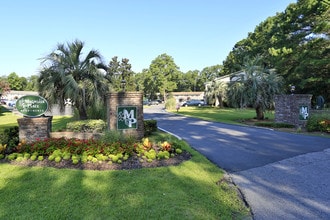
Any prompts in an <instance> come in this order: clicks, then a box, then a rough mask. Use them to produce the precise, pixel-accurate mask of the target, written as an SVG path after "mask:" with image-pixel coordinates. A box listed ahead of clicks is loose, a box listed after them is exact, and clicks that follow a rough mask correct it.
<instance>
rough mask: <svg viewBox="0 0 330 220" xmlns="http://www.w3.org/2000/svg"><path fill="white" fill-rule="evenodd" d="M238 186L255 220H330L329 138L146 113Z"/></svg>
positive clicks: (153, 111) (149, 110) (156, 111)
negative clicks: (185, 142) (224, 171)
mask: <svg viewBox="0 0 330 220" xmlns="http://www.w3.org/2000/svg"><path fill="white" fill-rule="evenodd" d="M144 117H145V119H156V120H157V122H158V126H159V127H160V128H161V129H164V130H167V131H169V132H171V133H173V134H175V135H178V136H180V137H181V138H183V139H184V140H186V141H187V142H188V143H189V144H190V145H191V146H192V147H193V148H194V149H196V150H197V151H199V152H200V153H202V154H203V155H205V156H206V157H207V158H208V159H209V160H210V161H212V162H213V163H215V164H217V165H218V166H219V167H221V168H223V169H224V170H226V171H227V172H229V174H230V175H231V177H232V179H233V180H234V182H235V184H237V185H238V186H239V188H240V189H241V191H242V192H243V194H244V196H245V197H246V200H247V202H248V203H249V205H250V206H251V209H252V212H253V214H254V218H255V219H330V208H329V207H330V187H329V184H330V152H329V150H327V149H328V148H330V138H322V137H315V136H306V135H301V134H290V133H285V132H277V131H273V130H271V129H263V128H254V127H244V126H235V125H228V124H222V123H216V122H208V121H202V120H199V119H194V118H190V117H183V116H179V115H175V114H168V113H166V112H165V111H163V110H162V109H160V107H154V108H147V109H145V113H144Z"/></svg>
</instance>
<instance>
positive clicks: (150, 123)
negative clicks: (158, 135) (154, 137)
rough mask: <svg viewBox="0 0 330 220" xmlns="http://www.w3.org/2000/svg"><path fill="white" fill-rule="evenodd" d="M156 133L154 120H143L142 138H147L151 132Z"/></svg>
mask: <svg viewBox="0 0 330 220" xmlns="http://www.w3.org/2000/svg"><path fill="white" fill-rule="evenodd" d="M156 131H157V121H156V120H144V136H149V135H151V134H152V132H156Z"/></svg>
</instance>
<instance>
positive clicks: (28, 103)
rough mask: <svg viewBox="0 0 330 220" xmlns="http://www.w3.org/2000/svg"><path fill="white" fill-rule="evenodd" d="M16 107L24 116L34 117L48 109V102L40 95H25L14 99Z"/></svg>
mask: <svg viewBox="0 0 330 220" xmlns="http://www.w3.org/2000/svg"><path fill="white" fill-rule="evenodd" d="M16 109H17V111H18V112H20V113H21V114H23V115H25V116H30V117H36V116H40V115H42V114H44V113H45V112H46V111H47V110H48V102H47V100H46V99H44V98H43V97H41V96H37V95H26V96H22V97H21V98H19V99H18V100H17V101H16Z"/></svg>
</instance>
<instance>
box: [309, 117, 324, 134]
mask: <svg viewBox="0 0 330 220" xmlns="http://www.w3.org/2000/svg"><path fill="white" fill-rule="evenodd" d="M306 128H307V131H309V132H313V131H321V132H328V133H330V115H329V114H320V115H318V114H315V115H311V116H310V117H309V118H308V121H307V124H306Z"/></svg>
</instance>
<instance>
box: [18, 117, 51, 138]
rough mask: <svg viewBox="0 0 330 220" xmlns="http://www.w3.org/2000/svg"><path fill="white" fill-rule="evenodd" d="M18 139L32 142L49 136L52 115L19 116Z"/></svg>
mask: <svg viewBox="0 0 330 220" xmlns="http://www.w3.org/2000/svg"><path fill="white" fill-rule="evenodd" d="M17 122H18V127H19V141H20V142H21V141H26V142H28V143H29V142H33V141H36V140H43V139H46V138H49V137H50V132H51V130H52V117H38V118H28V117H24V118H19V119H17Z"/></svg>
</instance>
